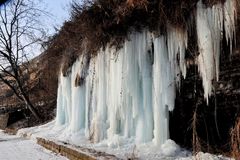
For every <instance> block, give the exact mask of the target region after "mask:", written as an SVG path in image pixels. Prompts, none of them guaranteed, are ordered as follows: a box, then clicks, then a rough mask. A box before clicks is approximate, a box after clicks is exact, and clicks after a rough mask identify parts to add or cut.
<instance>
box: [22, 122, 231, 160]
mask: <svg viewBox="0 0 240 160" xmlns="http://www.w3.org/2000/svg"><path fill="white" fill-rule="evenodd" d="M54 124H55V121H52V122H50V123H48V124H45V125H42V126H37V127H32V128H25V129H21V130H19V131H18V135H19V136H21V135H25V136H26V135H27V136H28V137H30V138H32V139H33V140H34V139H36V138H37V137H42V138H45V139H48V140H52V141H61V142H67V143H69V144H73V145H76V146H80V147H83V148H89V149H94V150H97V151H102V152H106V153H108V154H113V155H116V156H117V157H118V158H120V159H128V158H137V159H143V160H147V159H148V160H192V159H196V158H197V159H200V160H230V158H226V157H223V156H221V155H220V156H217V155H211V154H209V153H202V152H200V153H198V154H197V156H192V154H191V152H190V151H187V150H185V149H183V148H181V147H179V146H178V145H177V144H176V143H175V142H174V141H172V140H167V141H166V142H165V143H164V144H163V145H161V146H155V145H153V144H152V143H146V144H140V145H136V144H135V143H134V141H133V140H131V139H128V140H126V139H124V138H122V137H119V136H117V137H114V140H111V141H112V142H115V144H114V145H112V147H109V146H111V145H109V144H108V143H109V141H103V142H101V143H97V144H93V143H91V142H90V141H89V140H88V139H86V138H85V136H84V134H83V133H76V135H69V134H68V133H65V132H67V130H68V129H66V128H64V127H56V126H55V125H54ZM64 131H65V132H64ZM81 134H82V136H79V135H81ZM116 144H117V145H116ZM136 146H137V147H136Z"/></svg>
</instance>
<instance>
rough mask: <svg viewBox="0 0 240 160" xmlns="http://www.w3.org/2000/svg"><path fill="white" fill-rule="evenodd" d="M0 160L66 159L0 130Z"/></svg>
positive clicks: (31, 141) (30, 141) (29, 141)
mask: <svg viewBox="0 0 240 160" xmlns="http://www.w3.org/2000/svg"><path fill="white" fill-rule="evenodd" d="M0 160H67V158H65V157H62V156H60V155H56V154H54V153H52V152H50V151H48V150H46V149H44V148H43V147H41V146H39V145H38V144H36V143H35V142H34V141H33V140H28V139H25V138H22V137H19V136H15V135H7V134H5V133H3V131H1V130H0Z"/></svg>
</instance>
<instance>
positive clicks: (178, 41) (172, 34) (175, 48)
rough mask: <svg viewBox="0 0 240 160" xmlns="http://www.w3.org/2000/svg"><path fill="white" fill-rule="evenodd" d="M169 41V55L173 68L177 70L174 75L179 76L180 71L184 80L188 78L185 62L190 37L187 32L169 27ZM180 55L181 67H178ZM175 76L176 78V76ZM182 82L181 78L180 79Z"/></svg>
mask: <svg viewBox="0 0 240 160" xmlns="http://www.w3.org/2000/svg"><path fill="white" fill-rule="evenodd" d="M167 35H168V36H167V41H168V52H169V53H168V54H169V60H170V62H171V66H172V68H173V69H174V70H175V71H174V74H175V75H176V77H177V75H179V69H178V68H180V71H181V73H182V75H183V77H184V78H186V73H187V68H186V62H185V50H186V48H187V43H188V37H187V32H186V31H183V30H181V29H178V28H173V27H171V26H168V32H167ZM178 55H179V64H180V65H179V66H178V60H177V59H178ZM175 75H174V76H175ZM178 80H180V77H179V78H178Z"/></svg>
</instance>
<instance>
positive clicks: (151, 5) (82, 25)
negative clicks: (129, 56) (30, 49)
mask: <svg viewBox="0 0 240 160" xmlns="http://www.w3.org/2000/svg"><path fill="white" fill-rule="evenodd" d="M223 1H224V0H205V1H203V3H205V4H206V5H213V4H215V3H217V2H223ZM197 2H198V0H174V1H169V0H95V1H94V2H93V1H89V0H86V1H85V2H84V3H83V4H79V3H76V2H73V3H72V4H71V18H70V21H68V22H65V23H64V25H63V27H62V28H61V30H60V31H59V33H58V34H57V35H55V36H54V37H53V38H52V39H50V40H49V44H48V49H47V51H48V52H53V53H56V52H58V53H60V54H62V55H63V59H65V60H64V62H63V63H64V66H63V73H64V75H66V73H67V68H68V67H70V66H71V65H72V63H73V62H74V61H75V60H76V57H78V56H79V55H80V54H89V55H91V57H92V56H95V55H96V53H97V51H98V50H99V49H100V48H101V47H102V48H105V47H106V45H107V44H109V45H110V46H114V47H116V48H117V49H119V48H121V47H122V44H123V42H124V40H125V39H128V35H129V33H131V32H132V31H133V30H135V31H141V30H142V29H144V28H147V29H149V30H150V31H152V32H154V33H156V34H163V33H166V27H167V25H169V24H170V25H173V26H176V27H179V28H187V27H188V26H189V25H191V24H189V23H190V22H189V19H191V17H192V16H194V11H195V9H196V4H197ZM69 49H71V51H69ZM69 54H70V55H71V56H69ZM69 57H70V58H69Z"/></svg>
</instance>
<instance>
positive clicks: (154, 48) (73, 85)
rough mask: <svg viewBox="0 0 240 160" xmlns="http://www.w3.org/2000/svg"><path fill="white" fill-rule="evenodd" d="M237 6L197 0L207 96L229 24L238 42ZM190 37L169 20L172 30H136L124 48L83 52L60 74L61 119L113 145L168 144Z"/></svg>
mask: <svg viewBox="0 0 240 160" xmlns="http://www.w3.org/2000/svg"><path fill="white" fill-rule="evenodd" d="M234 7H235V1H234V0H227V1H226V2H225V4H218V5H214V6H213V7H212V8H206V7H205V6H204V5H203V4H202V2H201V1H200V2H199V3H198V6H197V16H196V27H197V36H198V46H199V52H200V55H199V56H198V66H199V72H200V75H201V77H202V80H203V86H204V91H205V98H206V99H208V97H209V96H210V95H211V92H212V81H213V80H215V79H216V80H217V79H218V75H219V56H220V49H221V45H220V44H221V43H220V42H221V39H222V37H223V34H222V33H223V28H225V32H226V38H227V40H228V43H229V44H230V47H232V46H231V45H232V43H231V42H232V39H233V37H234V33H235V28H234V24H235V22H234V16H235V12H236V8H234ZM187 42H188V36H187V31H183V30H179V29H176V28H173V27H171V26H168V33H167V35H162V36H160V37H154V36H153V35H152V34H151V33H149V32H147V31H144V32H142V33H133V34H131V36H130V40H129V41H126V42H125V44H124V45H123V48H122V49H120V50H119V51H115V50H114V49H112V48H109V47H107V48H106V49H105V50H101V51H99V53H98V55H97V56H96V57H95V58H92V59H91V60H90V62H89V61H88V58H87V57H86V56H84V54H82V56H80V57H79V59H78V60H77V61H76V62H75V64H74V65H73V66H72V68H71V72H70V74H69V76H67V77H64V76H63V75H60V78H59V88H58V99H57V118H56V124H57V125H66V126H67V129H68V131H69V132H70V133H78V132H80V133H81V134H84V135H85V136H86V137H88V138H90V139H92V140H93V141H94V142H100V141H102V140H107V141H108V142H109V143H108V144H109V146H113V147H114V146H116V145H117V144H116V141H115V140H116V139H120V138H119V137H121V138H134V140H135V142H136V143H145V142H154V143H155V144H156V145H160V144H163V143H164V141H165V140H167V139H168V138H169V133H168V113H169V111H172V110H173V109H174V105H175V96H176V86H177V85H178V84H179V80H180V75H181V74H182V76H183V77H185V76H186V72H187V69H186V62H185V50H186V48H187ZM116 137H117V138H116ZM117 143H118V142H117Z"/></svg>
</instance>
